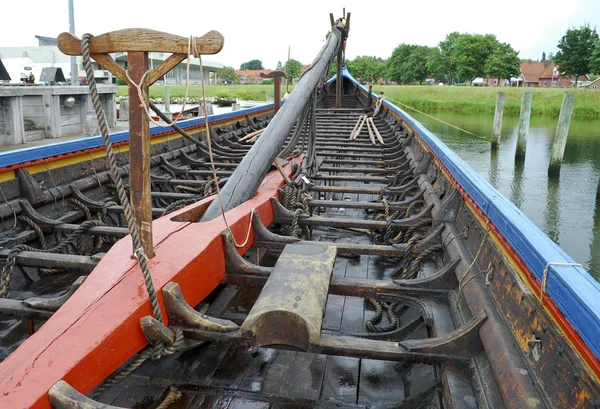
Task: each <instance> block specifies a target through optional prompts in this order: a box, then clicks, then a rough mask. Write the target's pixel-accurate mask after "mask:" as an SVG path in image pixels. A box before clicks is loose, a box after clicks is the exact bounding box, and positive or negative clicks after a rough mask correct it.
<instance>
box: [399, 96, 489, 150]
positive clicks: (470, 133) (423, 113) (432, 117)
mask: <svg viewBox="0 0 600 409" xmlns="http://www.w3.org/2000/svg"><path fill="white" fill-rule="evenodd" d="M388 99H389V100H390V101H394V102H395V103H396V104H400V105H402V106H404V107H406V108H408V109H412V110H413V111H415V112H418V113H420V114H422V115H425V116H426V117H428V118H431V119H433V120H436V121H438V122H441V123H443V124H444V125H448V126H449V127H451V128H454V129H457V130H459V131H461V132H464V133H466V134H468V135H471V136H474V137H476V138H479V139H483V140H484V141H489V139H488V138H486V137H484V136H480V135H477V134H474V133H473V132H470V131H467V130H466V129H463V128H460V127H458V126H456V125H452V124H450V123H448V122H446V121H442V120H441V119H439V118H436V117H434V116H432V115H429V114H426V113H425V112H423V111H419V110H418V109H417V108H413V107H411V106H409V105H406V104H404V103H402V102H400V101H396V100H395V99H392V98H388Z"/></svg>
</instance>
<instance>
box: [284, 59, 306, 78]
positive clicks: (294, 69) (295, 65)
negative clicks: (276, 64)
mask: <svg viewBox="0 0 600 409" xmlns="http://www.w3.org/2000/svg"><path fill="white" fill-rule="evenodd" d="M301 69H302V64H301V63H300V61H296V60H294V59H291V60H289V61H288V62H286V63H285V66H284V67H283V71H284V72H285V73H286V75H287V76H288V79H289V82H290V83H292V82H293V81H294V78H297V77H298V76H299V75H300V70H301Z"/></svg>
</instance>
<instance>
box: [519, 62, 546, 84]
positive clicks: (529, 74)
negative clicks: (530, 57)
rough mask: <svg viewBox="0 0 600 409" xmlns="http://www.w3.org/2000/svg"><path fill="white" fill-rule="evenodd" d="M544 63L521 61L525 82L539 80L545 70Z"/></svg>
mask: <svg viewBox="0 0 600 409" xmlns="http://www.w3.org/2000/svg"><path fill="white" fill-rule="evenodd" d="M545 68H546V67H544V63H541V62H524V63H521V72H522V73H523V77H524V78H525V82H538V81H539V80H540V74H541V73H542V72H543V71H544V69H545Z"/></svg>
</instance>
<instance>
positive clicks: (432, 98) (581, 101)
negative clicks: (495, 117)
mask: <svg viewBox="0 0 600 409" xmlns="http://www.w3.org/2000/svg"><path fill="white" fill-rule="evenodd" d="M373 91H374V92H377V93H379V92H380V91H383V92H384V93H385V94H386V95H387V96H388V97H389V98H391V99H394V100H396V101H399V102H402V103H404V104H406V105H409V106H412V107H414V108H417V109H419V110H422V111H428V112H431V111H436V110H437V111H456V112H481V113H486V114H493V113H494V109H495V107H496V95H497V94H498V91H503V92H505V93H506V100H505V103H504V113H505V114H514V115H519V111H520V109H521V96H522V94H523V92H525V91H532V92H533V102H532V107H531V114H532V115H539V116H548V117H552V118H558V114H559V113H560V106H561V104H562V99H563V95H564V94H565V92H569V93H575V95H576V97H575V108H574V110H573V117H576V118H585V119H599V118H600V91H598V90H582V89H578V90H571V89H547V88H527V89H525V88H508V87H500V88H489V87H456V86H455V87H439V86H426V85H424V86H406V85H378V86H374V87H373ZM398 105H399V104H398ZM400 107H401V106H400Z"/></svg>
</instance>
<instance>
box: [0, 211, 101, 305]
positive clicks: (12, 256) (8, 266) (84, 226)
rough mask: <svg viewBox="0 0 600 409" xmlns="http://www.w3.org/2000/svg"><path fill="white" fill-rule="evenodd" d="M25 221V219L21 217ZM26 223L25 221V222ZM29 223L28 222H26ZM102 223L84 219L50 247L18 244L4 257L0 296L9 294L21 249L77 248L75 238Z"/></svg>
mask: <svg viewBox="0 0 600 409" xmlns="http://www.w3.org/2000/svg"><path fill="white" fill-rule="evenodd" d="M23 221H25V219H23ZM26 223H27V222H26ZM28 224H29V223H28ZM101 225H103V223H102V222H100V221H98V220H86V221H85V222H83V223H81V224H80V225H79V226H78V227H77V229H75V230H74V231H73V232H72V233H71V234H69V236H68V237H67V238H66V240H62V241H61V242H60V244H59V245H57V246H55V247H52V248H51V249H43V250H42V249H38V248H35V247H31V246H29V245H27V244H18V245H16V246H15V247H13V248H12V249H10V252H9V253H8V256H7V257H6V262H5V263H4V266H3V267H2V271H1V272H0V298H6V297H8V295H9V294H10V284H11V282H12V271H13V269H14V267H15V265H16V264H17V256H18V255H19V253H20V252H22V251H33V252H36V253H65V252H68V250H69V249H70V248H71V247H75V248H78V247H79V245H78V244H77V240H78V239H79V238H80V237H81V235H82V234H83V233H85V232H86V231H88V230H89V229H91V228H92V227H95V226H101Z"/></svg>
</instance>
